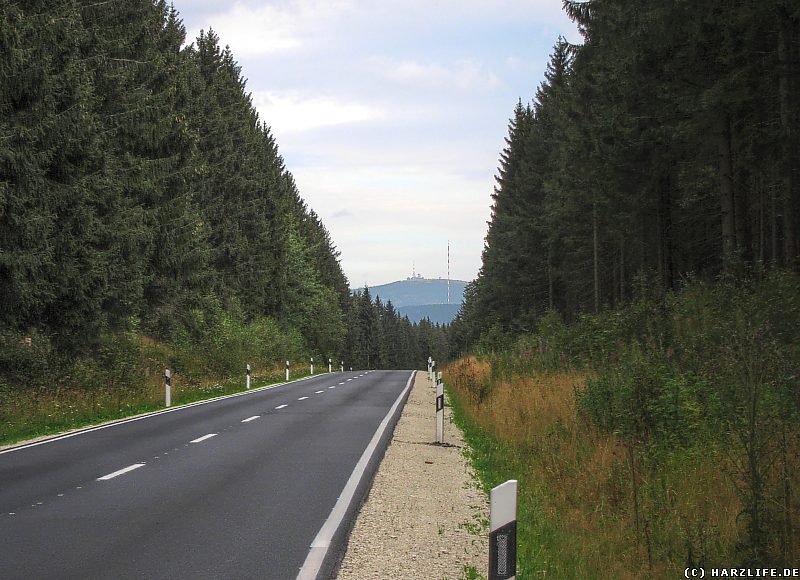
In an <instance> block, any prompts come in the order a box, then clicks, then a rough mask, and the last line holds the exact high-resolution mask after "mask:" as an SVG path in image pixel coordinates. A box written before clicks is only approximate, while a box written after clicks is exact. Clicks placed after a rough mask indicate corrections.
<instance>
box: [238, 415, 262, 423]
mask: <svg viewBox="0 0 800 580" xmlns="http://www.w3.org/2000/svg"><path fill="white" fill-rule="evenodd" d="M260 418H261V415H253V416H252V417H248V418H247V419H242V423H249V422H250V421H255V420H256V419H260Z"/></svg>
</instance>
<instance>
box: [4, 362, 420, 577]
mask: <svg viewBox="0 0 800 580" xmlns="http://www.w3.org/2000/svg"><path fill="white" fill-rule="evenodd" d="M411 376H412V373H411V372H410V371H374V372H369V373H365V372H346V373H333V374H327V375H318V376H315V377H314V378H311V379H306V380H301V381H295V382H292V383H288V384H285V385H281V386H278V387H273V388H269V389H264V390H259V391H257V392H249V393H247V394H245V395H243V396H233V397H228V398H224V399H221V400H218V401H214V402H210V403H205V404H198V405H195V406H191V407H188V408H179V409H175V410H170V411H168V412H165V413H161V414H156V415H151V416H147V417H145V418H141V419H135V420H128V421H127V422H122V423H117V424H114V425H111V426H106V427H100V428H96V429H94V430H88V431H84V432H80V433H78V434H75V435H68V436H66V437H64V438H60V439H59V438H56V439H55V440H49V441H45V442H41V443H35V444H32V445H30V446H21V447H18V448H13V449H8V450H5V451H2V452H0V563H2V564H1V568H0V569H2V572H0V576H2V577H3V578H5V579H12V578H25V579H31V578H59V579H67V578H81V579H86V578H264V579H270V578H275V579H281V580H286V579H291V578H297V577H298V573H299V572H300V570H301V568H302V575H301V577H303V578H313V577H315V576H318V577H319V578H325V577H327V576H328V575H329V574H330V573H331V571H332V567H333V566H334V565H335V563H336V561H337V558H338V557H339V556H340V554H341V551H342V549H343V540H344V539H345V536H346V532H347V530H348V529H349V526H350V523H351V519H352V517H353V516H354V515H355V511H356V510H357V508H358V505H359V504H360V501H361V499H362V498H363V495H364V494H365V493H366V490H367V488H368V483H369V480H370V479H371V477H372V474H373V473H374V469H375V468H376V466H377V463H378V462H379V460H380V457H381V456H382V454H383V450H384V449H385V445H386V444H387V442H388V440H389V437H390V435H391V430H392V429H393V426H394V422H395V421H396V420H397V417H398V415H399V413H400V410H401V408H402V404H403V403H404V401H405V397H406V396H407V393H408V385H409V383H410V379H411ZM340 496H341V500H340V499H339V498H340ZM339 522H342V523H341V525H339ZM312 544H313V546H314V548H313V549H312V548H311V547H312ZM317 570H319V574H317Z"/></svg>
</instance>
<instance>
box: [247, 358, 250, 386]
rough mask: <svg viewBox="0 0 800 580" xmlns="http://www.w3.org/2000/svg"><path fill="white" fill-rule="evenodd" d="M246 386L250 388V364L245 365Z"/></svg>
mask: <svg viewBox="0 0 800 580" xmlns="http://www.w3.org/2000/svg"><path fill="white" fill-rule="evenodd" d="M247 388H248V390H249V389H250V365H249V364H248V365H247Z"/></svg>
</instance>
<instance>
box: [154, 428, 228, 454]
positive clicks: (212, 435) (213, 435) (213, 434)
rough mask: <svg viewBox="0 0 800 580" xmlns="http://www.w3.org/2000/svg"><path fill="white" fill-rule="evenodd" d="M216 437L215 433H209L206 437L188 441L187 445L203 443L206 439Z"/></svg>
mask: <svg viewBox="0 0 800 580" xmlns="http://www.w3.org/2000/svg"><path fill="white" fill-rule="evenodd" d="M216 436H217V434H216V433H209V434H208V435H203V436H202V437H198V438H197V439H192V440H191V441H189V443H200V442H201V441H205V440H206V439H211V438H212V437H216ZM176 451H177V450H176ZM165 455H166V454H165Z"/></svg>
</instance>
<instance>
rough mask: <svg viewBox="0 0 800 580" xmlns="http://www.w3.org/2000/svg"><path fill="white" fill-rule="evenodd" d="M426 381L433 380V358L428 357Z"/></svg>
mask: <svg viewBox="0 0 800 580" xmlns="http://www.w3.org/2000/svg"><path fill="white" fill-rule="evenodd" d="M428 381H429V382H431V383H432V382H433V359H432V358H431V357H428Z"/></svg>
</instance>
